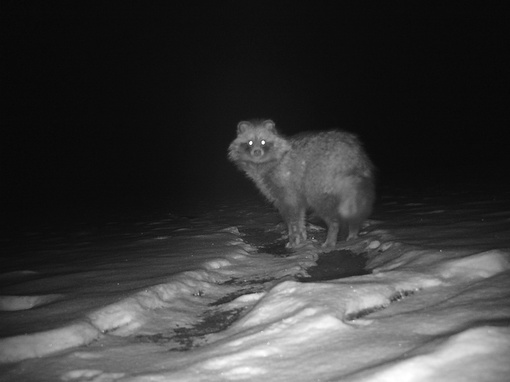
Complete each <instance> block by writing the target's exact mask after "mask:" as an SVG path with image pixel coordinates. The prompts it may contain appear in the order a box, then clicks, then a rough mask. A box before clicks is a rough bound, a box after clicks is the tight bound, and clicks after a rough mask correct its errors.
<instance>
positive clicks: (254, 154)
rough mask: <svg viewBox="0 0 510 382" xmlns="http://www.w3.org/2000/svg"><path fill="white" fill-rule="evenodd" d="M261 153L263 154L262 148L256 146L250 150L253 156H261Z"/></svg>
mask: <svg viewBox="0 0 510 382" xmlns="http://www.w3.org/2000/svg"><path fill="white" fill-rule="evenodd" d="M262 154H264V152H263V151H262V149H258V148H257V149H253V150H251V155H253V156H254V157H260V156H262Z"/></svg>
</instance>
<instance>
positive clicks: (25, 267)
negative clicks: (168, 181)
mask: <svg viewBox="0 0 510 382" xmlns="http://www.w3.org/2000/svg"><path fill="white" fill-rule="evenodd" d="M170 212H171V211H169V213H167V214H166V215H165V216H162V215H157V216H156V215H154V216H150V217H148V218H146V219H145V220H144V221H138V222H133V223H132V224H127V223H125V222H124V223H122V222H121V221H111V222H110V224H103V225H101V226H98V227H95V228H93V229H92V228H90V227H86V228H83V229H81V230H76V229H69V230H64V231H60V232H50V233H51V234H50V233H49V232H48V229H46V232H43V231H34V232H32V233H31V234H30V236H29V239H30V240H29V242H30V243H33V244H32V247H30V246H29V247H26V248H25V250H24V252H25V253H23V252H22V251H21V252H20V254H19V256H17V257H16V258H13V257H12V256H10V257H9V261H10V264H11V267H10V268H9V271H8V272H5V271H3V273H2V274H1V275H0V286H1V296H0V308H1V310H2V312H0V335H1V337H2V338H1V339H0V360H1V362H2V364H1V365H0V380H2V381H18V380H19V381H58V380H62V381H237V380H243V381H246V380H247V381H307V382H308V381H434V382H436V381H507V380H509V378H510V377H509V376H510V362H509V359H510V326H509V325H510V196H508V197H507V196H505V195H503V196H501V195H496V194H494V195H493V194H491V193H490V192H489V193H487V192H484V193H477V192H474V191H473V190H465V191H464V192H445V191H438V192H423V193H422V195H417V194H414V195H412V196H409V193H408V192H407V191H406V190H397V191H393V192H392V193H391V194H388V193H386V194H385V193H384V192H383V196H382V197H381V198H380V200H379V202H378V205H377V208H376V211H375V213H374V214H373V216H372V219H371V220H370V221H369V222H368V224H367V226H366V227H365V229H364V231H363V235H362V236H360V238H359V239H357V240H355V241H351V242H348V243H342V244H340V245H339V246H338V251H336V252H334V253H333V254H334V256H335V257H332V254H330V255H329V257H327V256H328V255H321V251H320V249H319V248H318V243H320V241H322V240H323V238H324V231H323V230H321V229H320V228H319V227H317V226H315V225H310V227H309V230H310V232H312V237H313V240H314V242H313V243H311V244H309V245H308V246H306V247H304V248H302V249H301V250H299V251H297V252H294V253H290V254H287V253H285V251H284V250H283V242H282V241H278V238H279V237H280V229H281V226H279V225H278V222H279V217H278V215H277V213H276V212H275V211H274V210H273V209H272V208H271V207H270V206H268V205H267V204H265V203H264V201H263V200H262V197H260V198H258V199H254V200H247V201H243V202H238V201H236V202H226V203H223V204H214V205H212V204H206V203H203V205H202V206H200V205H196V206H195V208H194V211H190V212H189V214H187V215H183V214H180V215H175V214H171V213H170ZM11 251H15V248H14V247H11ZM264 252H269V253H264ZM9 254H10V255H12V254H13V253H9ZM27 254H30V256H28V255H27ZM6 257H7V256H6ZM326 258H328V259H329V262H326V261H323V262H322V263H321V259H326ZM353 258H354V259H358V260H360V261H358V262H356V261H354V263H357V264H358V266H359V264H360V263H363V260H366V267H367V270H368V271H369V272H368V273H366V272H361V271H362V270H361V269H353V270H352V271H353V273H351V274H357V275H356V276H351V277H341V276H342V274H341V270H342V267H343V266H342V264H343V263H342V261H343V260H342V259H345V268H346V269H347V268H349V267H350V265H348V264H351V263H353ZM331 259H333V261H331ZM335 259H336V260H338V261H337V262H336V261H335ZM316 261H318V262H316ZM4 264H5V263H4ZM316 264H318V265H319V266H318V267H315V265H316ZM332 264H336V266H338V267H339V268H340V272H338V274H336V276H335V274H334V273H333V274H331V273H329V276H328V271H329V270H330V269H327V268H328V267H329V268H331V267H333V265H332ZM321 267H322V269H321ZM313 270H314V271H313ZM307 271H309V272H307ZM321 272H322V273H321ZM362 273H365V274H362ZM309 275H312V276H313V277H312V278H310V277H308V276H309ZM317 275H319V276H317ZM321 275H322V276H321Z"/></svg>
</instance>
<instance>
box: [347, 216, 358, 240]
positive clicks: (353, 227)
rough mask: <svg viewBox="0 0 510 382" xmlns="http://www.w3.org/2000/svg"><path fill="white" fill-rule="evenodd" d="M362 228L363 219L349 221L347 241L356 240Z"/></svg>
mask: <svg viewBox="0 0 510 382" xmlns="http://www.w3.org/2000/svg"><path fill="white" fill-rule="evenodd" d="M360 228H361V219H351V220H349V236H347V240H351V239H356V238H357V237H358V232H359V230H360Z"/></svg>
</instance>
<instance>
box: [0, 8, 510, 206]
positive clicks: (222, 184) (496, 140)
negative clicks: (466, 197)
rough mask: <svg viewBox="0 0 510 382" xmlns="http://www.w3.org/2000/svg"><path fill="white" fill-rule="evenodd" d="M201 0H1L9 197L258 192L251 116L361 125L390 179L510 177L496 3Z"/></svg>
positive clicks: (502, 40) (54, 202)
mask: <svg viewBox="0 0 510 382" xmlns="http://www.w3.org/2000/svg"><path fill="white" fill-rule="evenodd" d="M202 3H205V2H200V3H196V4H200V5H192V4H191V2H190V4H189V5H177V2H167V3H166V4H167V5H165V6H159V5H155V4H157V3H156V2H140V3H139V5H136V3H135V2H97V3H96V2H90V4H88V2H83V3H80V2H62V5H61V6H60V7H57V6H50V5H47V2H32V3H31V4H29V3H28V2H22V1H16V2H14V1H12V2H11V1H4V2H2V4H3V5H2V10H1V16H0V17H1V18H2V20H1V27H0V28H1V34H2V35H1V36H2V48H1V49H2V53H1V56H2V58H1V62H2V66H3V70H2V77H1V89H2V90H1V91H2V109H1V124H2V138H1V143H0V145H1V147H0V149H1V152H0V155H1V163H0V165H1V179H0V182H1V187H2V193H3V196H2V204H3V205H4V206H7V207H9V210H11V211H14V212H15V213H18V212H19V211H20V210H24V211H30V210H34V211H35V210H39V209H38V208H36V207H37V206H43V207H48V208H53V207H54V206H55V207H56V206H60V207H62V206H65V208H75V207H76V206H77V205H85V206H89V205H92V204H95V203H96V202H97V203H99V201H101V203H102V204H101V205H108V204H109V203H110V202H112V204H114V203H119V202H120V203H121V204H122V203H125V204H130V205H131V206H136V204H137V203H140V204H143V203H145V202H147V201H148V200H150V201H153V202H154V203H158V202H159V201H160V200H163V199H165V198H166V199H167V200H168V199H171V200H173V201H174V202H177V201H180V200H184V199H186V198H187V197H188V196H190V195H194V196H195V195H200V194H214V195H224V194H228V193H229V192H232V191H233V190H234V191H235V190H239V189H240V190H244V189H245V187H250V188H251V187H252V186H251V185H248V183H247V182H246V181H245V180H244V179H243V176H242V175H241V174H240V173H238V172H237V171H236V170H235V169H234V167H233V166H232V165H231V164H230V163H228V162H227V160H226V150H227V147H228V144H229V143H230V141H231V140H232V139H233V138H234V136H235V127H236V124H237V122H238V121H239V120H242V119H248V118H253V117H265V118H272V119H274V120H275V121H276V123H277V125H278V126H280V128H281V130H282V131H283V132H284V133H286V134H292V133H295V132H298V131H303V130H310V129H322V128H330V127H335V126H337V127H341V128H344V129H347V130H350V131H354V132H357V133H358V134H359V135H360V136H361V138H362V140H363V141H364V142H365V143H366V146H367V149H368V151H369V153H370V154H371V156H372V158H373V159H374V162H375V163H376V165H377V167H378V168H379V172H380V177H381V179H382V181H385V182H391V181H392V180H397V179H400V180H402V179H421V180H422V181H424V182H425V183H426V182H429V181H430V182H436V181H448V180H449V179H450V180H451V179H453V178H455V179H456V180H458V179H463V180H464V181H466V180H467V181H468V182H467V183H469V181H473V182H474V181H475V180H477V179H478V180H479V181H481V179H482V178H480V177H483V181H486V180H487V178H490V177H492V178H493V179H494V180H495V182H496V183H497V182H498V181H502V180H504V179H506V178H507V177H508V175H509V174H508V172H506V171H505V170H506V167H505V165H506V163H505V162H506V161H508V143H507V142H506V140H505V136H504V133H505V132H506V130H508V127H509V125H510V124H509V121H510V112H509V110H510V108H509V102H508V101H509V99H508V89H509V74H508V67H510V62H509V60H508V50H509V46H510V41H509V38H508V34H507V33H506V28H505V24H507V23H508V20H507V19H505V18H504V17H503V15H502V13H501V11H500V10H499V9H498V8H491V6H489V5H487V4H485V3H480V4H485V5H482V6H481V7H476V6H475V5H472V6H471V7H467V5H464V7H465V8H463V9H456V8H453V7H450V8H449V7H448V6H445V5H443V6H442V7H441V6H440V7H438V8H437V7H433V6H429V5H426V4H427V2H414V1H410V2H403V3H402V4H403V5H401V7H398V6H396V5H395V6H393V8H391V9H389V8H387V4H388V3H387V2H375V1H374V2H371V3H370V2H357V3H356V4H357V5H356V6H355V7H348V6H345V5H340V6H339V5H336V7H333V6H330V7H321V6H319V5H318V4H320V3H317V2H311V3H310V5H308V6H306V5H304V3H301V2H299V3H295V2H275V3H277V4H279V5H274V4H273V5H272V6H271V7H267V6H264V4H266V3H263V2H244V1H228V2H210V3H206V4H202ZM331 3H333V2H331ZM337 3H343V2H337ZM488 3H491V4H493V3H492V2H488ZM494 3H496V2H494ZM52 4H54V3H52ZM79 4H82V5H79ZM94 4H97V5H94ZM105 4H106V5H105ZM119 4H120V5H119ZM158 4H159V3H158ZM193 4H195V3H193ZM297 4H301V5H297ZM470 4H471V2H470ZM466 7H467V8H466ZM247 185H248V186H247ZM133 208H134V207H133Z"/></svg>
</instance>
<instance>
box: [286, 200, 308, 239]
mask: <svg viewBox="0 0 510 382" xmlns="http://www.w3.org/2000/svg"><path fill="white" fill-rule="evenodd" d="M280 212H281V214H282V217H283V218H284V220H285V221H286V222H287V227H288V230H289V242H288V243H287V245H286V247H287V248H298V247H301V246H302V245H303V244H304V243H305V242H306V239H307V236H306V227H305V209H304V208H299V207H295V206H286V207H284V208H281V209H280Z"/></svg>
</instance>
